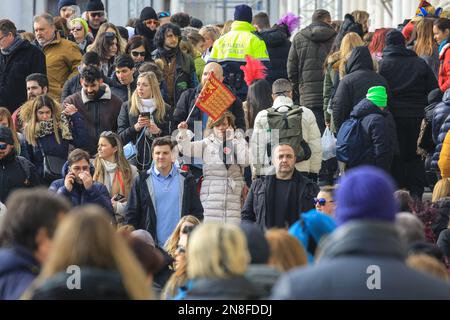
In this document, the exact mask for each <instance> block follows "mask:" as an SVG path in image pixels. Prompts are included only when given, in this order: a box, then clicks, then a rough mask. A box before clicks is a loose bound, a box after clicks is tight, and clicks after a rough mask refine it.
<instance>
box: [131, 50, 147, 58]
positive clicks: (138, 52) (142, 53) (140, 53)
mask: <svg viewBox="0 0 450 320" xmlns="http://www.w3.org/2000/svg"><path fill="white" fill-rule="evenodd" d="M131 55H132V56H133V57H138V56H141V57H145V51H131Z"/></svg>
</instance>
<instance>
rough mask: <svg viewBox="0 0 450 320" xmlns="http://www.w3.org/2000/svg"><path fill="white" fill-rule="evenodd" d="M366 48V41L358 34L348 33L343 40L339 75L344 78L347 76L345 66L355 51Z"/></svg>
mask: <svg viewBox="0 0 450 320" xmlns="http://www.w3.org/2000/svg"><path fill="white" fill-rule="evenodd" d="M361 46H364V40H363V39H361V37H360V36H359V35H358V34H357V33H356V32H349V33H347V34H346V35H345V36H344V38H342V42H341V46H340V48H339V56H340V60H339V62H338V63H339V75H340V77H341V78H342V77H344V75H345V73H346V72H345V65H346V63H347V60H348V59H349V58H350V55H351V54H352V51H353V49H355V48H356V47H361Z"/></svg>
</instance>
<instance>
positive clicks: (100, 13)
mask: <svg viewBox="0 0 450 320" xmlns="http://www.w3.org/2000/svg"><path fill="white" fill-rule="evenodd" d="M89 14H90V15H91V17H93V18H95V17H103V16H104V15H105V13H104V12H90V13H89Z"/></svg>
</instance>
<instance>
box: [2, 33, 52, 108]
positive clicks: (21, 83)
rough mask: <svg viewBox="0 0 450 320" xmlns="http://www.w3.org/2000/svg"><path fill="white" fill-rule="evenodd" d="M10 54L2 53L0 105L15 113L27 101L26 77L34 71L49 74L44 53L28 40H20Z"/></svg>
mask: <svg viewBox="0 0 450 320" xmlns="http://www.w3.org/2000/svg"><path fill="white" fill-rule="evenodd" d="M19 41H20V43H19V44H18V46H17V48H16V49H14V50H13V52H11V53H10V54H9V55H4V54H2V53H0V106H3V107H6V108H8V110H9V111H10V112H11V113H13V112H14V110H16V109H17V108H18V107H20V105H22V103H24V102H25V101H27V87H26V83H25V78H26V77H27V76H29V75H30V74H32V73H42V74H47V69H46V64H45V55H44V53H43V52H42V51H41V50H40V49H39V48H37V47H36V46H33V45H32V44H31V43H29V42H28V41H26V40H19Z"/></svg>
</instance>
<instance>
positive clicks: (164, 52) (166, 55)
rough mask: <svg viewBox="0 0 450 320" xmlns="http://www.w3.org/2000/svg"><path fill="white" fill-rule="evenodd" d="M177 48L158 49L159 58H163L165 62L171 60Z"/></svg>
mask: <svg viewBox="0 0 450 320" xmlns="http://www.w3.org/2000/svg"><path fill="white" fill-rule="evenodd" d="M178 48H179V47H178V46H177V47H175V48H170V49H166V48H164V47H161V48H158V51H159V53H160V54H161V57H164V58H165V59H166V60H168V61H169V60H171V59H172V58H173V57H175V55H176V54H177V53H178Z"/></svg>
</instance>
